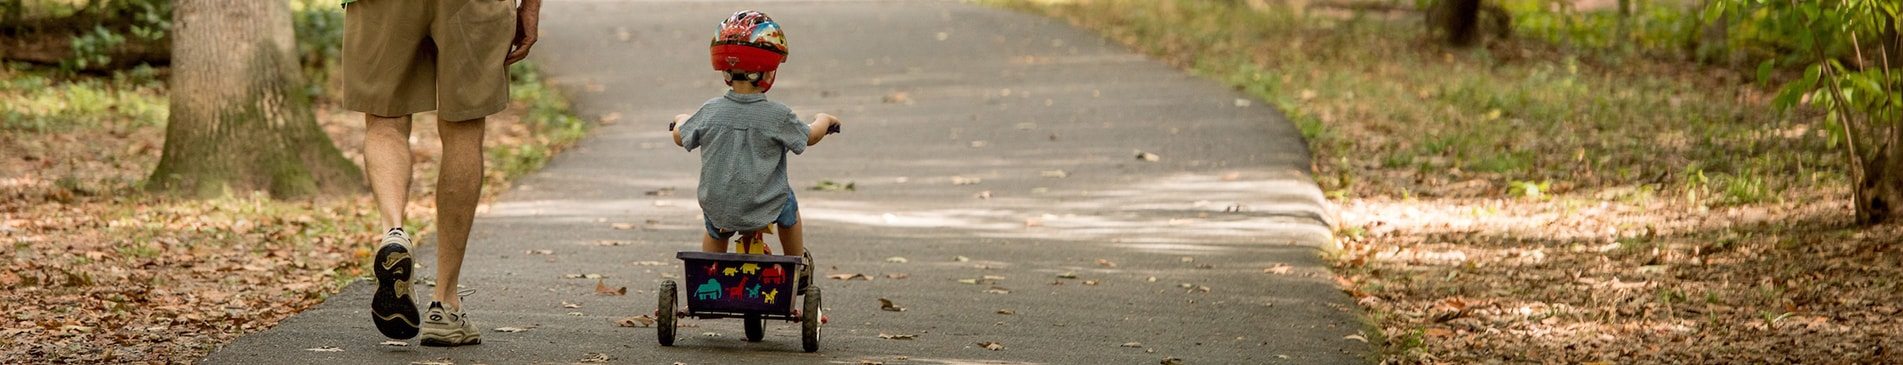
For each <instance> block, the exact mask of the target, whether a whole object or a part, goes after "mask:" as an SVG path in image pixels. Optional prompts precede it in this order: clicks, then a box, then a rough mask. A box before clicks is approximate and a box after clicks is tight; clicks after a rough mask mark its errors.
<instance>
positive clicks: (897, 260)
mask: <svg viewBox="0 0 1903 365" xmlns="http://www.w3.org/2000/svg"><path fill="white" fill-rule="evenodd" d="M885 262H890V263H895V264H903V263H907V262H911V260H906V259H905V258H904V257H898V256H892V257H887V258H885Z"/></svg>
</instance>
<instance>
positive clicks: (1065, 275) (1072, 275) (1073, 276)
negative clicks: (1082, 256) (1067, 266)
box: [1057, 272, 1077, 279]
mask: <svg viewBox="0 0 1903 365" xmlns="http://www.w3.org/2000/svg"><path fill="white" fill-rule="evenodd" d="M1057 278H1059V279H1076V278H1077V273H1076V272H1065V273H1062V274H1057Z"/></svg>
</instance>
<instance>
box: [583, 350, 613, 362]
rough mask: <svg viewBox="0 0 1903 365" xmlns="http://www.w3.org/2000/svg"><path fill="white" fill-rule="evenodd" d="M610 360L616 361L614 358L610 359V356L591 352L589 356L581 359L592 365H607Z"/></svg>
mask: <svg viewBox="0 0 1903 365" xmlns="http://www.w3.org/2000/svg"><path fill="white" fill-rule="evenodd" d="M608 360H614V358H612V357H608V354H604V353H599V352H590V353H588V355H587V356H582V358H581V362H583V363H590V364H599V363H605V362H608Z"/></svg>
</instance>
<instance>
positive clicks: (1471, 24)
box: [1438, 0, 1480, 47]
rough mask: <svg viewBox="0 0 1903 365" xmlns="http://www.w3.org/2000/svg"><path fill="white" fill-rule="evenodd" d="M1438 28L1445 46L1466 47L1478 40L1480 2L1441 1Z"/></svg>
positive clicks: (1474, 0)
mask: <svg viewBox="0 0 1903 365" xmlns="http://www.w3.org/2000/svg"><path fill="white" fill-rule="evenodd" d="M1438 12H1439V13H1440V21H1439V22H1438V23H1440V24H1439V25H1440V28H1441V31H1443V32H1446V35H1447V44H1449V45H1453V46H1456V47H1466V46H1471V45H1473V44H1474V42H1475V41H1477V40H1479V38H1480V32H1479V28H1480V0H1441V2H1440V9H1439V10H1438Z"/></svg>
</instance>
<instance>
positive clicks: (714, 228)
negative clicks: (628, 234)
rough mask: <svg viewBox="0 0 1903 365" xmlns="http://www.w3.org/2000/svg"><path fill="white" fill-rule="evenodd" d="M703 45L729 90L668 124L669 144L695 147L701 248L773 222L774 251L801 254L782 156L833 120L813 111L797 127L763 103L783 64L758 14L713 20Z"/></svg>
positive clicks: (720, 247)
mask: <svg viewBox="0 0 1903 365" xmlns="http://www.w3.org/2000/svg"><path fill="white" fill-rule="evenodd" d="M711 47H712V50H711V51H712V52H711V53H712V60H713V66H714V70H716V71H720V72H721V74H722V75H723V76H724V78H725V79H726V82H727V85H728V87H729V88H730V90H728V91H727V94H726V95H724V96H721V97H717V98H713V99H710V100H707V102H706V103H704V104H701V106H700V110H699V111H696V112H694V114H693V115H691V116H690V115H687V114H681V115H678V116H675V117H674V122H673V123H669V124H668V129H669V130H672V131H673V132H674V144H676V145H679V146H681V147H686V148H687V150H688V151H690V152H691V151H693V150H694V149H695V148H700V149H701V151H700V188H699V191H698V194H699V198H700V208H701V211H702V213H703V214H704V215H705V217H704V218H705V220H706V222H707V235H706V236H704V237H702V238H701V246H700V247H701V250H702V251H706V252H726V251H727V241H728V239H730V238H732V237H733V235H734V234H735V233H737V232H750V231H757V230H761V229H765V228H767V225H768V224H775V225H778V226H779V235H780V246H781V248H782V251H781V252H782V253H783V254H785V255H789V256H805V253H806V248H805V247H804V245H803V244H802V242H801V237H800V234H801V231H802V230H803V227H802V226H801V224H800V215H799V202H798V200H796V199H795V198H794V197H793V187H792V185H791V184H789V183H787V180H786V153H787V152H792V153H794V154H800V153H804V152H806V147H807V146H811V145H815V144H819V141H820V140H821V139H824V138H825V137H826V135H827V134H831V133H838V132H839V119H838V118H834V117H833V116H832V115H828V114H826V113H819V115H817V116H815V117H814V118H813V119H814V121H813V123H812V124H810V125H809V124H802V123H800V121H799V117H798V116H795V115H793V110H792V109H790V108H787V107H786V105H784V104H780V103H777V102H773V101H770V100H767V99H766V92H767V90H770V89H772V88H773V79H774V76H775V75H776V71H775V70H777V69H779V67H780V63H781V62H785V61H786V36H785V35H784V34H782V33H781V32H780V26H779V24H777V23H774V22H773V19H772V18H769V17H767V15H766V14H765V13H761V12H757V11H752V10H746V11H741V12H737V13H734V14H733V16H731V17H728V18H727V20H726V21H722V22H721V23H720V33H718V34H716V35H714V40H713V44H712V46H711ZM807 260H809V262H810V260H811V259H810V258H808V259H807Z"/></svg>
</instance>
